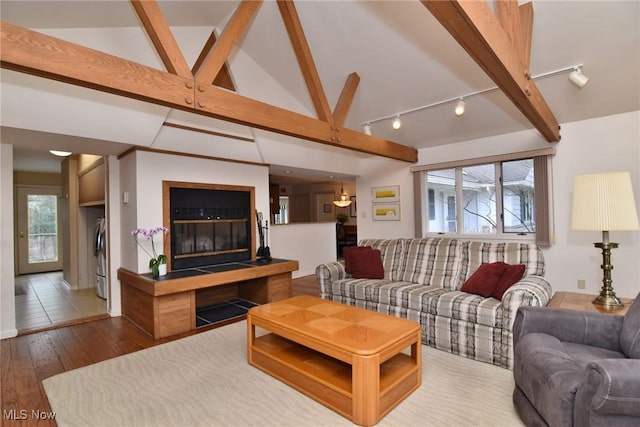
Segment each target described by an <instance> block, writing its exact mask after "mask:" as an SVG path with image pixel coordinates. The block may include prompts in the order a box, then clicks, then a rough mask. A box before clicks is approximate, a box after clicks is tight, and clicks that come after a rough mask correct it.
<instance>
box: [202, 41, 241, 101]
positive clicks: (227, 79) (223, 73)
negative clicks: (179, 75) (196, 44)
mask: <svg viewBox="0 0 640 427" xmlns="http://www.w3.org/2000/svg"><path fill="white" fill-rule="evenodd" d="M216 40H217V38H216V32H215V30H213V31H211V35H210V36H209V38H208V39H207V42H206V43H205V44H204V47H203V48H202V51H200V55H199V56H198V59H196V62H195V63H194V64H193V67H191V72H192V73H193V75H194V76H195V75H196V74H197V73H198V70H199V69H200V67H201V66H202V64H204V61H205V59H207V56H208V55H209V52H211V49H213V45H214V44H215V43H216ZM211 83H212V84H213V85H215V86H219V87H223V88H225V89H229V90H232V91H234V92H235V91H236V87H235V86H234V84H233V79H232V78H231V73H229V67H228V66H227V63H226V62H225V63H224V64H223V65H222V69H221V70H220V72H219V73H218V75H217V76H216V78H215V79H213V82H211Z"/></svg>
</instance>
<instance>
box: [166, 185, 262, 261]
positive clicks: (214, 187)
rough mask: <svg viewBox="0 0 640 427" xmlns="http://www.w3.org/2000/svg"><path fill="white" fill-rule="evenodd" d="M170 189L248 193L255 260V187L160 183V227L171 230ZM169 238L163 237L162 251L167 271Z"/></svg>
mask: <svg viewBox="0 0 640 427" xmlns="http://www.w3.org/2000/svg"><path fill="white" fill-rule="evenodd" d="M172 188H195V189H202V190H226V191H243V192H247V193H250V194H251V195H250V201H251V209H250V212H251V213H250V215H251V218H250V219H249V220H250V221H251V222H250V224H251V246H250V253H251V260H254V261H255V259H256V252H255V249H256V234H257V230H256V228H257V222H256V189H255V187H250V186H244V185H227V184H207V183H199V182H182V181H162V225H163V226H164V227H167V228H168V229H171V212H170V206H171V205H170V200H169V194H170V191H171V189H172ZM170 239H171V236H169V235H166V234H165V235H164V241H163V250H164V254H165V255H166V256H167V263H168V265H167V270H168V271H171V270H172V264H173V261H172V260H173V257H172V256H171V255H172V254H171V240H170Z"/></svg>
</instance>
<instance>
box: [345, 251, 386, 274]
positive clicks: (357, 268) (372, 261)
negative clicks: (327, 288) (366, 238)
mask: <svg viewBox="0 0 640 427" xmlns="http://www.w3.org/2000/svg"><path fill="white" fill-rule="evenodd" d="M351 276H352V277H353V278H354V279H384V267H383V266H382V255H381V254H380V251H379V250H378V249H367V250H361V251H357V252H354V254H353V256H352V258H351Z"/></svg>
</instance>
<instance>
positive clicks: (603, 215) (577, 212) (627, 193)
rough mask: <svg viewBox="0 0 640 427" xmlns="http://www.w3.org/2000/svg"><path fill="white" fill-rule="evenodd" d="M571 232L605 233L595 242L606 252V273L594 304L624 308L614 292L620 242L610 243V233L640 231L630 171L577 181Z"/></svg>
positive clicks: (578, 177)
mask: <svg viewBox="0 0 640 427" xmlns="http://www.w3.org/2000/svg"><path fill="white" fill-rule="evenodd" d="M571 229H572V230H580V231H602V242H600V243H594V246H595V247H596V248H600V249H602V265H601V266H600V267H601V268H602V270H603V273H604V278H603V279H602V289H601V291H600V295H598V297H596V299H594V300H593V303H594V304H599V305H603V306H606V307H621V306H622V305H623V304H622V302H620V300H619V299H618V297H616V293H615V292H614V291H613V286H612V285H611V284H612V280H611V270H613V265H612V264H611V249H614V248H617V247H618V244H617V243H612V242H610V241H609V231H632V230H638V229H639V227H638V214H637V212H636V203H635V200H634V197H633V188H632V186H631V176H630V175H629V173H628V172H613V173H598V174H590V175H580V176H576V177H575V178H574V182H573V213H572V215H571Z"/></svg>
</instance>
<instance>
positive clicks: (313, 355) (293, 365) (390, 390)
mask: <svg viewBox="0 0 640 427" xmlns="http://www.w3.org/2000/svg"><path fill="white" fill-rule="evenodd" d="M252 357H253V359H252V362H253V365H254V366H256V367H259V368H260V369H262V370H263V371H265V372H267V373H269V374H270V375H272V376H274V377H276V378H278V379H279V380H280V381H282V382H284V383H286V384H289V385H290V386H292V387H294V388H295V389H297V390H298V391H300V392H302V393H304V394H306V395H307V396H309V397H311V398H313V399H315V400H317V401H319V402H320V403H322V404H324V405H325V406H328V407H329V408H331V409H333V410H334V411H336V412H338V413H340V414H341V415H343V416H345V417H347V418H349V419H353V415H354V414H353V394H354V390H353V381H352V376H353V374H352V367H351V365H350V364H348V363H344V362H342V361H340V360H337V359H334V358H332V357H330V356H327V355H325V354H322V353H320V352H318V351H315V350H312V349H310V348H307V347H305V346H303V345H300V344H296V343H294V342H293V341H289V340H287V339H285V338H282V337H280V336H278V335H275V334H267V335H263V336H261V337H258V338H256V339H255V341H254V345H253V354H252ZM379 366H380V368H379V369H380V380H379V381H380V385H379V392H378V393H377V399H378V401H379V410H380V414H379V418H382V416H384V415H385V414H386V413H387V412H389V411H390V410H391V409H393V407H394V406H395V405H396V404H397V403H398V396H404V395H408V394H409V393H410V392H411V391H413V390H414V389H415V388H416V387H417V386H418V385H419V377H418V366H417V364H416V363H415V361H414V360H413V358H412V357H411V356H409V355H407V354H404V353H399V354H396V355H395V356H393V357H392V358H391V359H389V360H387V361H385V362H383V363H382V364H380V365H379ZM359 392H360V391H356V393H359Z"/></svg>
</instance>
